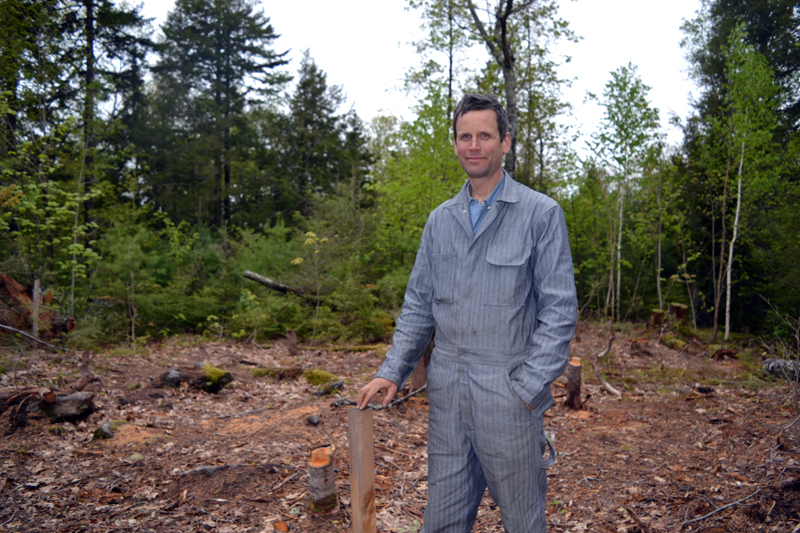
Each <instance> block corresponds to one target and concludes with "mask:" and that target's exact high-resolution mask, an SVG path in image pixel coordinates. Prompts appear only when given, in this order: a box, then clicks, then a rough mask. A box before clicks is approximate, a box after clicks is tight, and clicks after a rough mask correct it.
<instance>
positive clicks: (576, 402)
mask: <svg viewBox="0 0 800 533" xmlns="http://www.w3.org/2000/svg"><path fill="white" fill-rule="evenodd" d="M564 405H566V406H567V407H569V408H570V409H575V410H576V411H577V410H580V408H581V407H583V402H582V401H581V358H580V357H572V358H571V359H570V360H569V364H568V365H567V400H566V401H565V402H564Z"/></svg>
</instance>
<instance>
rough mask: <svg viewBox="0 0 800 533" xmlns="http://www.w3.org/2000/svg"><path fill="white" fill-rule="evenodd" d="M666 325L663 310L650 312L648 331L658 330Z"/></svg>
mask: <svg viewBox="0 0 800 533" xmlns="http://www.w3.org/2000/svg"><path fill="white" fill-rule="evenodd" d="M663 323H664V311H662V310H661V309H652V310H650V321H649V322H648V323H647V329H656V328H658V327H661V324H663Z"/></svg>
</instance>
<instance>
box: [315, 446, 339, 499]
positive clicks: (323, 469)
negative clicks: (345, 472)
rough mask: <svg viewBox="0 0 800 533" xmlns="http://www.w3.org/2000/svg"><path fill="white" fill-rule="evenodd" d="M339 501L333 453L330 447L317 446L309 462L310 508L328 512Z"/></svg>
mask: <svg viewBox="0 0 800 533" xmlns="http://www.w3.org/2000/svg"><path fill="white" fill-rule="evenodd" d="M338 503H339V500H338V499H337V496H336V476H335V474H334V470H333V453H332V452H331V449H330V448H317V449H316V450H313V451H312V452H311V460H310V461H309V462H308V508H309V510H310V511H311V512H313V513H327V512H330V511H332V510H334V509H335V508H336V506H337V505H338Z"/></svg>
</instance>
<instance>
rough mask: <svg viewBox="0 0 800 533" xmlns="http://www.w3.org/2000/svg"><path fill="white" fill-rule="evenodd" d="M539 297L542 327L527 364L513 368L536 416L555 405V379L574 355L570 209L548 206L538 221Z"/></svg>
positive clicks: (538, 322) (536, 291)
mask: <svg viewBox="0 0 800 533" xmlns="http://www.w3.org/2000/svg"><path fill="white" fill-rule="evenodd" d="M533 265H534V266H533V301H534V302H535V305H536V328H535V330H534V333H533V335H532V339H531V341H532V342H531V350H530V353H529V355H528V357H527V358H526V360H525V362H524V363H523V364H521V365H519V366H518V367H517V368H515V369H514V370H513V371H512V372H511V385H512V387H513V388H514V390H515V391H516V393H517V394H518V395H519V397H520V398H522V399H523V400H524V401H525V403H527V404H528V405H529V406H530V407H532V408H533V411H534V412H535V413H536V414H542V413H544V412H545V411H546V410H547V409H549V408H550V406H552V405H553V396H552V394H551V392H550V383H552V382H553V381H554V380H555V379H556V378H557V377H558V376H560V375H561V374H562V373H563V372H564V370H565V368H566V366H567V361H568V359H569V342H570V341H571V340H572V335H573V334H574V333H575V324H576V322H577V315H578V300H577V295H576V291H575V278H574V274H573V267H572V254H571V253H570V249H569V237H568V235H567V224H566V221H565V220H564V213H563V211H562V210H561V207H560V206H557V205H556V206H554V207H551V208H550V209H548V210H547V211H546V212H545V213H544V214H543V216H542V218H541V219H540V220H539V221H538V222H537V223H536V227H535V230H534V251H533Z"/></svg>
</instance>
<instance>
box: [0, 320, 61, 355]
mask: <svg viewBox="0 0 800 533" xmlns="http://www.w3.org/2000/svg"><path fill="white" fill-rule="evenodd" d="M0 329H4V330H6V331H10V332H11V333H18V334H20V335H22V336H23V337H25V338H26V339H30V340H32V341H34V342H38V343H39V344H43V345H44V346H47V347H48V348H50V349H51V350H56V351H58V350H61V351H62V352H66V351H67V349H66V348H62V347H61V346H57V345H55V344H50V343H49V342H45V341H43V340H42V339H39V338H37V337H34V336H33V335H31V334H30V333H26V332H24V331H21V330H19V329H17V328H12V327H11V326H6V325H4V324H0Z"/></svg>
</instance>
